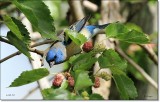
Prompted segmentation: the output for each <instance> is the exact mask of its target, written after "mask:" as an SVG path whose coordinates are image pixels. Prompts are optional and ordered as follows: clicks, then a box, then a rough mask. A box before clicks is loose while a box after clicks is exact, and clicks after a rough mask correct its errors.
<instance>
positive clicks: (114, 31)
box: [105, 23, 129, 38]
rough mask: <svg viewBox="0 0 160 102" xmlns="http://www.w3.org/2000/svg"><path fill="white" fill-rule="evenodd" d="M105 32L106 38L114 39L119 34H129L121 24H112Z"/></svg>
mask: <svg viewBox="0 0 160 102" xmlns="http://www.w3.org/2000/svg"><path fill="white" fill-rule="evenodd" d="M105 32H106V35H107V37H109V38H112V37H113V38H115V37H117V36H119V35H121V34H122V35H123V34H124V33H127V32H129V30H128V29H127V27H125V26H124V25H123V24H121V23H112V24H109V25H108V26H107V27H106V28H105Z"/></svg>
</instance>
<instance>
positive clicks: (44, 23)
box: [13, 0, 56, 39]
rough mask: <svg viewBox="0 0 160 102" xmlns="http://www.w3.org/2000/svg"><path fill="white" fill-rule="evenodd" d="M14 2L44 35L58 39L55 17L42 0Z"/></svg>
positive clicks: (19, 0)
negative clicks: (54, 23) (54, 24)
mask: <svg viewBox="0 0 160 102" xmlns="http://www.w3.org/2000/svg"><path fill="white" fill-rule="evenodd" d="M13 4H15V5H16V7H17V8H18V9H19V10H20V11H21V12H22V13H24V15H25V16H26V17H27V18H28V20H29V21H30V22H31V24H32V26H33V27H34V28H35V29H36V30H37V31H38V32H40V34H41V35H42V37H44V38H52V39H56V36H55V27H54V26H53V18H52V17H51V15H50V11H49V9H48V7H47V6H46V5H45V4H44V3H43V2H42V0H14V1H13Z"/></svg>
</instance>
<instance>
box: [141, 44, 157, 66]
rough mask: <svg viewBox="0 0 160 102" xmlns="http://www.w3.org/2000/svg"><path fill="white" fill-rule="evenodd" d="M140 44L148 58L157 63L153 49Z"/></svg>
mask: <svg viewBox="0 0 160 102" xmlns="http://www.w3.org/2000/svg"><path fill="white" fill-rule="evenodd" d="M139 46H141V47H142V48H143V49H144V50H145V51H146V53H147V54H148V55H149V58H150V59H151V60H152V61H153V62H154V63H155V64H156V65H158V57H157V55H156V54H155V52H154V51H153V49H152V48H151V47H150V48H149V47H148V46H147V45H139Z"/></svg>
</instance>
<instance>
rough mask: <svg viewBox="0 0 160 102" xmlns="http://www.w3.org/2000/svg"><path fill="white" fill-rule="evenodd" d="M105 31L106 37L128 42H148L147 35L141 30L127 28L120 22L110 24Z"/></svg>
mask: <svg viewBox="0 0 160 102" xmlns="http://www.w3.org/2000/svg"><path fill="white" fill-rule="evenodd" d="M105 32H106V35H107V37H108V38H116V39H118V40H120V41H124V42H128V43H135V44H146V43H149V42H150V40H149V37H148V36H147V35H146V34H144V33H143V32H139V31H136V30H135V29H128V28H127V27H126V26H124V25H123V24H120V23H112V24H110V25H109V26H107V27H106V28H105Z"/></svg>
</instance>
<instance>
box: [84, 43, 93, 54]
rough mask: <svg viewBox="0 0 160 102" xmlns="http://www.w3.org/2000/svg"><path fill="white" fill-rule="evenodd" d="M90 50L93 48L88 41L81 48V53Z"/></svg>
mask: <svg viewBox="0 0 160 102" xmlns="http://www.w3.org/2000/svg"><path fill="white" fill-rule="evenodd" d="M92 48H93V44H92V41H88V42H86V43H84V45H83V47H82V49H83V51H85V52H89V51H91V50H92Z"/></svg>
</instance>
